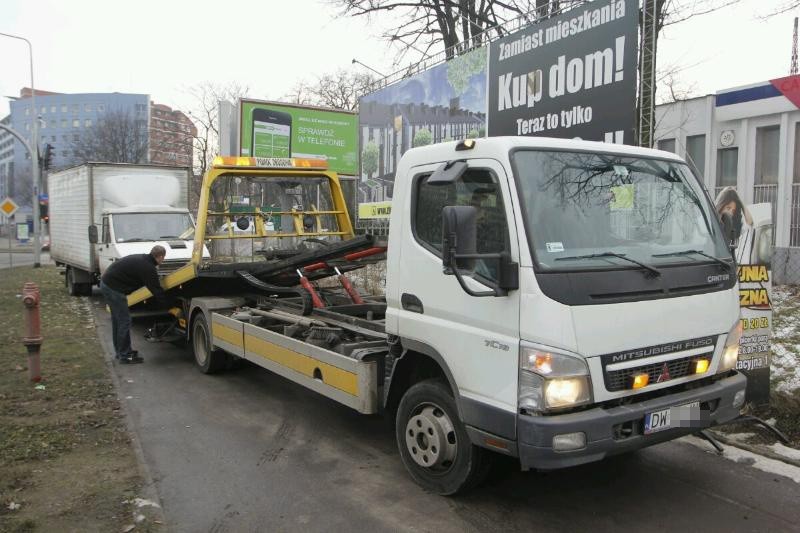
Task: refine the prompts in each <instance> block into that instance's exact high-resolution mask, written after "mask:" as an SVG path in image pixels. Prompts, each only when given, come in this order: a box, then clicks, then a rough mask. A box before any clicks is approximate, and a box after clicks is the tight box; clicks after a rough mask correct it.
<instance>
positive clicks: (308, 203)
mask: <svg viewBox="0 0 800 533" xmlns="http://www.w3.org/2000/svg"><path fill="white" fill-rule="evenodd" d="M302 163H303V161H299V162H298V161H295V160H290V161H289V160H287V162H286V164H285V165H284V166H283V167H281V164H282V160H276V159H262V158H252V159H251V158H220V159H219V161H215V163H214V165H213V166H212V168H211V169H210V170H209V172H208V173H207V174H206V176H205V179H204V181H203V186H202V189H201V196H200V205H199V210H198V215H197V216H198V230H197V234H196V235H195V243H196V246H199V245H202V243H203V242H204V240H205V239H211V240H213V239H217V238H222V237H225V236H224V235H223V236H218V235H214V234H211V233H209V232H208V231H206V229H207V228H211V229H215V228H217V227H218V224H219V223H220V221H221V220H230V217H231V216H241V217H243V218H244V216H245V215H247V216H253V217H256V226H257V230H256V232H254V233H253V234H249V235H234V238H240V239H245V238H249V239H251V240H254V241H260V242H262V243H263V246H262V247H261V248H259V254H258V257H256V256H255V255H254V257H253V258H252V259H251V260H245V258H242V257H230V256H228V257H218V256H212V257H211V258H209V259H201V257H200V255H199V253H195V255H194V256H193V257H192V261H191V262H190V263H189V264H188V265H186V267H184V268H182V269H181V270H179V271H176V272H175V273H173V274H171V275H169V276H167V277H165V278H164V279H163V280H162V285H163V286H164V287H165V289H167V290H169V291H171V293H172V294H173V295H176V296H178V297H179V298H178V300H179V301H180V302H181V303H180V308H179V309H177V310H175V320H176V321H177V329H179V330H181V331H183V332H184V334H185V335H186V337H187V339H188V340H189V342H190V345H191V347H192V350H193V351H194V355H195V360H196V362H197V365H198V367H199V368H200V370H201V371H203V372H206V373H210V372H214V371H218V370H223V369H225V368H226V367H228V366H232V365H229V363H231V362H235V360H236V358H242V359H246V360H248V361H251V362H253V363H255V364H257V365H260V366H262V367H264V368H266V369H268V370H270V371H272V372H275V373H278V374H279V375H281V376H284V377H286V378H287V379H290V380H292V381H294V382H296V383H299V384H300V385H302V386H304V387H307V388H309V389H311V390H314V391H316V392H318V393H320V394H322V395H325V396H327V397H328V398H331V399H333V400H335V401H337V402H340V403H342V404H344V405H347V406H349V407H351V408H353V409H355V410H357V411H359V412H361V413H367V414H371V413H377V412H383V413H384V414H385V416H387V417H389V418H390V419H391V420H393V421H394V426H395V433H396V439H397V446H398V449H399V452H400V456H401V458H402V461H403V463H404V465H405V466H406V468H407V469H408V471H409V473H410V474H411V476H412V477H413V478H414V480H416V481H417V482H418V483H419V484H420V485H422V486H423V487H425V488H426V489H427V490H429V491H431V492H434V493H438V494H453V493H456V492H459V491H463V490H466V489H467V488H469V487H471V486H473V485H474V484H475V483H477V482H479V481H480V479H481V478H482V477H483V475H485V474H486V472H487V469H488V467H489V465H490V462H491V458H492V454H491V453H488V452H495V453H499V454H505V455H509V456H512V457H515V458H517V460H518V461H519V463H520V466H521V468H523V469H531V468H535V469H545V470H547V469H556V468H562V467H569V466H573V465H578V464H582V463H588V462H591V461H597V460H600V459H603V458H604V457H607V456H609V455H614V454H618V453H623V452H627V451H631V450H636V449H639V448H643V447H645V446H650V445H653V444H657V443H660V442H664V441H668V440H671V439H674V438H677V437H680V436H682V435H686V434H690V433H696V432H698V431H700V430H702V429H703V428H706V427H709V426H713V425H715V424H721V423H725V422H728V421H730V420H732V419H734V418H736V417H737V416H738V415H739V410H740V409H741V407H742V406H743V405H744V402H745V387H746V379H745V377H744V375H742V374H741V373H739V372H737V371H736V364H737V357H738V353H739V338H740V336H741V332H742V324H741V322H740V317H739V291H738V286H737V275H736V263H735V261H734V258H733V257H732V255H731V251H730V250H729V248H728V246H727V243H728V242H730V240H729V238H728V237H729V236H727V235H726V234H725V232H724V230H723V227H722V226H721V225H720V223H719V221H718V220H717V218H716V213H715V210H714V205H713V204H712V202H711V200H710V198H709V197H708V195H707V193H706V191H705V190H704V189H703V187H702V185H701V183H700V181H699V180H698V179H697V177H696V176H695V175H694V174H693V173H692V171H691V169H690V167H689V166H688V165H687V164H686V163H685V162H684V161H683V160H682V159H680V158H679V157H678V156H676V155H675V154H671V153H668V152H662V151H657V150H649V149H643V148H635V147H631V146H621V145H615V144H604V143H594V142H587V141H579V140H565V139H547V138H543V137H538V138H528V137H495V138H489V139H477V140H467V141H460V142H448V143H441V144H436V145H432V146H425V147H420V148H414V149H411V150H409V151H408V152H406V153H405V154H404V155H403V157H402V159H401V160H400V164H399V165H398V167H397V174H396V177H395V186H394V197H393V199H392V214H391V226H390V230H389V240H388V251H387V250H386V248H382V247H380V246H379V245H377V244H376V243H375V242H373V241H372V239H370V238H368V237H370V236H361V237H356V236H354V235H353V232H352V228H351V226H350V223H349V217H347V211H346V207H345V203H344V199H343V196H342V193H341V186H340V185H339V182H338V177H337V176H336V174H335V173H332V172H329V171H327V170H325V169H324V161H323V162H310V163H307V164H306V165H303V164H302ZM243 183H246V184H247V185H248V187H244V186H243V185H242V184H243ZM237 186H238V187H237ZM242 191H246V192H247V194H248V195H249V197H250V198H251V199H252V201H251V202H250V204H249V205H251V206H252V210H251V212H250V213H247V214H244V213H231V212H229V210H227V212H226V208H225V205H230V204H231V200H226V195H228V198H232V197H233V195H236V196H237V197H239V196H241V194H242ZM284 197H289V198H290V199H291V201H290V202H287V201H284V200H283V199H282V198H284ZM269 205H282V206H283V205H285V206H289V207H287V208H281V211H280V212H276V211H274V210H272V211H267V210H266V209H264V208H263V207H261V206H269ZM278 218H280V222H281V224H280V228H277V227H276V225H275V224H273V228H274V229H273V230H270V229H268V226H267V224H266V221H269V220H273V221H275V222H276V223H277V220H278ZM247 224H249V222H248V221H247V220H246V219H245V220H244V221H243V226H245V227H246V226H247ZM204 231H205V234H204ZM337 239H338V240H337ZM277 240H282V241H283V243H282V244H283V245H282V246H278V245H276V244H274V243H275V241H277ZM269 246H272V247H271V248H270V247H269ZM198 251H199V250H198ZM384 251H385V252H386V294H385V297H382V296H366V295H359V294H354V291H353V290H351V288H349V287H348V286H347V284H346V283H345V278H344V277H343V274H346V272H347V271H349V270H352V269H355V268H358V267H359V266H363V264H361V262H362V261H363V260H364V259H365V258H367V257H372V258H375V257H376V255H375V254H376V253H378V252H384ZM331 276H334V277H339V278H340V282H341V284H342V286H343V287H344V289H345V291H344V292H343V291H341V290H340V289H338V288H336V287H332V286H331V284H327V285H325V286H319V287H316V288H315V287H314V286H313V284H314V282H315V281H316V280H321V279H323V278H325V277H331ZM149 297H150V292H149V291H148V290H147V288H141V289H139V290H138V291H136V292H134V293H133V294H131V295H130V296H129V298H128V303H129V304H130V305H133V304H136V303H137V302H139V301H142V300H144V299H146V298H149ZM312 304H313V305H312Z"/></svg>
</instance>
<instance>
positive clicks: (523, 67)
mask: <svg viewBox="0 0 800 533" xmlns="http://www.w3.org/2000/svg"><path fill="white" fill-rule="evenodd" d="M637 33H638V3H637V2H635V1H631V0H627V1H626V0H610V1H605V2H591V3H587V4H585V5H583V6H581V7H579V8H575V9H571V10H570V11H568V12H566V13H563V14H561V15H559V16H557V17H553V18H551V19H548V20H545V21H543V22H541V23H539V24H535V25H531V26H528V27H526V28H523V29H522V30H520V31H517V32H516V33H512V34H510V35H508V36H506V37H504V38H502V39H499V40H497V41H494V42H492V43H491V44H490V45H489V135H490V136H497V135H544V136H548V137H567V138H574V137H580V138H582V139H586V140H593V141H606V142H616V143H623V144H633V143H634V130H633V128H634V123H635V116H636V104H635V102H636V59H637V57H636V48H637V47H636V40H637Z"/></svg>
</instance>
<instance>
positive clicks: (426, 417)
mask: <svg viewBox="0 0 800 533" xmlns="http://www.w3.org/2000/svg"><path fill="white" fill-rule="evenodd" d="M406 447H407V448H408V453H409V454H410V455H411V458H412V459H413V460H414V462H416V463H417V464H418V465H419V466H421V467H423V468H435V469H446V468H449V467H450V465H451V464H452V463H453V459H455V456H456V449H457V448H456V432H455V428H454V427H453V423H452V421H451V420H450V418H449V417H448V416H447V414H446V413H445V412H444V411H443V410H442V409H441V408H439V407H437V406H435V405H430V404H426V405H423V406H421V408H419V409H418V411H417V413H416V414H415V415H414V416H412V417H411V418H410V419H409V420H408V423H407V424H406Z"/></svg>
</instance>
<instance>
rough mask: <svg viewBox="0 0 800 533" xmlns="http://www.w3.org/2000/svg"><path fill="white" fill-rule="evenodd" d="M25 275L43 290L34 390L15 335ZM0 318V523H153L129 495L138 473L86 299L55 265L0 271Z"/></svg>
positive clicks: (19, 329)
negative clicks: (72, 288) (69, 285)
mask: <svg viewBox="0 0 800 533" xmlns="http://www.w3.org/2000/svg"><path fill="white" fill-rule="evenodd" d="M26 281H33V282H34V283H36V284H37V285H38V286H39V288H40V290H41V319H42V336H43V337H44V344H43V345H42V353H41V367H42V378H43V379H42V382H41V385H42V386H43V387H38V388H37V387H36V386H35V384H33V383H30V382H29V381H28V369H27V362H28V358H27V351H26V349H25V347H24V346H23V345H22V343H21V342H20V341H21V338H22V336H23V334H24V333H23V332H24V329H23V327H24V323H23V320H24V319H23V305H22V299H21V292H22V287H23V284H24V283H25V282H26ZM0 324H2V326H3V327H2V328H0V531H122V530H129V531H130V529H128V528H129V527H130V526H131V525H134V526H135V530H136V531H149V530H154V529H157V528H158V524H156V523H155V522H154V518H153V516H151V515H153V514H154V513H152V512H151V511H150V509H149V508H139V507H137V506H136V505H135V504H134V503H133V501H134V500H135V498H137V497H138V496H139V495H140V491H141V488H142V485H143V480H142V478H141V476H140V473H139V469H138V467H137V464H136V456H135V454H134V452H133V448H132V446H131V442H130V438H129V435H128V432H127V429H126V426H125V421H124V419H123V415H122V413H121V411H120V405H119V401H118V399H117V394H116V391H115V390H114V386H113V383H112V381H111V378H110V376H109V368H108V367H107V365H106V362H105V358H104V356H103V350H102V348H101V346H100V344H99V341H98V338H97V332H96V328H95V324H94V320H93V318H92V312H91V309H90V307H89V304H88V300H87V299H86V298H74V297H71V296H69V295H68V294H67V291H66V289H65V288H64V282H63V277H62V276H60V275H59V273H58V271H57V270H56V268H55V267H43V268H39V269H33V268H30V267H20V268H14V269H10V270H9V269H6V270H2V271H0ZM139 515H141V516H139ZM137 517H139V519H140V521H139V522H138V523H137V522H136V521H135V520H136V518H137Z"/></svg>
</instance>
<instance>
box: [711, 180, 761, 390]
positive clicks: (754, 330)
mask: <svg viewBox="0 0 800 533" xmlns="http://www.w3.org/2000/svg"><path fill="white" fill-rule="evenodd" d="M715 203H716V205H717V213H718V214H719V216H720V218H721V219H723V217H729V220H730V227H731V228H732V232H733V233H732V242H731V244H732V245H733V244H735V245H736V254H735V256H736V266H737V269H738V275H739V307H740V308H741V321H742V336H741V338H740V339H739V359H738V361H737V363H736V370H739V371H741V372H742V373H744V375H746V376H747V401H748V402H750V403H753V404H755V405H765V404H767V403H769V394H770V366H771V358H772V354H771V349H770V346H771V338H772V206H771V205H770V204H769V203H760V204H750V205H745V204H744V202H742V200H741V198H740V197H739V194H738V193H737V192H736V189H735V188H733V187H725V188H724V189H722V190H721V191H720V192H719V194H718V195H717V198H716V201H715ZM723 225H724V223H723Z"/></svg>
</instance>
